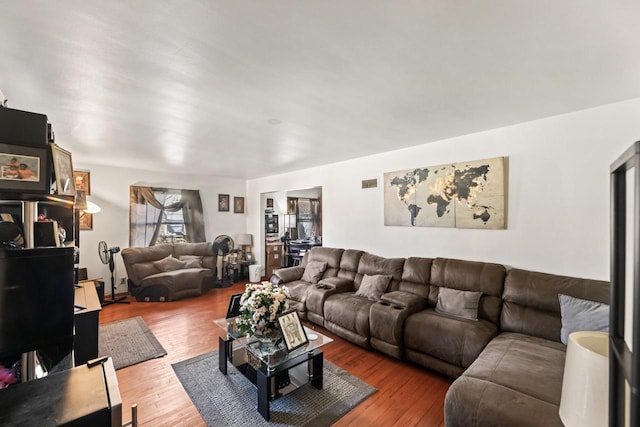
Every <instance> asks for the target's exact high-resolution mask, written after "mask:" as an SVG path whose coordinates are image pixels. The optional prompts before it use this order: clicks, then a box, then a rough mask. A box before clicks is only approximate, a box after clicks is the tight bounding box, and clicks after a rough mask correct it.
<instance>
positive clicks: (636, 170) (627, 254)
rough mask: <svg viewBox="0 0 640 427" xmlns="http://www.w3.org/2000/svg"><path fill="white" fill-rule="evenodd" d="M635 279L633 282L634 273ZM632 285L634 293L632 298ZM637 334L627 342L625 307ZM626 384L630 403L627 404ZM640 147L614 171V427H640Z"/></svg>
mask: <svg viewBox="0 0 640 427" xmlns="http://www.w3.org/2000/svg"><path fill="white" fill-rule="evenodd" d="M631 271H632V272H633V273H631V276H632V277H628V273H630V272H631ZM627 284H629V288H630V289H631V291H632V295H628V294H627V292H628V289H627V286H628V285H627ZM628 298H632V305H631V316H632V320H631V322H632V324H631V327H632V334H631V346H632V348H633V351H631V349H630V348H629V346H628V345H627V343H626V341H625V317H626V316H625V315H626V314H627V313H626V308H625V304H626V301H627V299H628ZM627 384H628V386H629V389H630V396H629V397H630V401H629V405H628V406H627V403H626V388H627ZM639 387H640V141H638V142H636V143H635V144H633V145H632V146H631V147H629V149H628V150H627V151H625V152H624V154H622V155H621V156H620V157H619V158H618V159H617V160H616V161H615V162H614V163H613V164H612V165H611V328H610V351H609V426H611V427H613V426H615V427H617V426H621V425H625V419H626V417H627V415H628V417H629V418H628V419H629V424H628V425H631V426H638V425H640V390H639Z"/></svg>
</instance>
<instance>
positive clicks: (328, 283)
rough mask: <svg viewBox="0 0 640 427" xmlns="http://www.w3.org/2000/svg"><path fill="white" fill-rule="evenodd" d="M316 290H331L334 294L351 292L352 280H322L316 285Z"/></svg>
mask: <svg viewBox="0 0 640 427" xmlns="http://www.w3.org/2000/svg"><path fill="white" fill-rule="evenodd" d="M316 287H318V288H324V289H333V290H335V292H336V293H337V292H350V291H353V280H351V279H343V278H341V277H329V278H326V279H322V280H320V281H319V282H318V284H317V285H316Z"/></svg>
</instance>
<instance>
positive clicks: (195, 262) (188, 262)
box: [178, 255, 202, 268]
mask: <svg viewBox="0 0 640 427" xmlns="http://www.w3.org/2000/svg"><path fill="white" fill-rule="evenodd" d="M178 259H179V260H180V261H183V262H184V264H185V265H184V267H183V268H202V257H201V256H198V255H180V256H179V257H178Z"/></svg>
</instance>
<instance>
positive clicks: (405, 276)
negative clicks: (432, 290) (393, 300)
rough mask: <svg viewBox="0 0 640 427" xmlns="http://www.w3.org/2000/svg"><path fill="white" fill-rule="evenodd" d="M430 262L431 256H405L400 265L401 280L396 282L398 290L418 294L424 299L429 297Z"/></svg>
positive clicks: (431, 260) (431, 261)
mask: <svg viewBox="0 0 640 427" xmlns="http://www.w3.org/2000/svg"><path fill="white" fill-rule="evenodd" d="M432 263H433V259H431V258H418V257H409V258H407V259H406V260H405V261H404V265H403V267H402V280H401V281H400V283H399V284H398V290H399V291H404V292H410V293H412V294H416V295H420V296H421V297H423V298H424V299H425V300H426V299H427V298H428V297H429V280H430V278H431V264H432Z"/></svg>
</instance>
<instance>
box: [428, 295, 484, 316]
mask: <svg viewBox="0 0 640 427" xmlns="http://www.w3.org/2000/svg"><path fill="white" fill-rule="evenodd" d="M481 296H482V292H474V291H461V290H458V289H451V288H444V287H441V288H440V289H439V290H438V302H437V303H436V311H437V312H438V313H443V314H449V315H451V316H456V317H462V318H464V319H471V320H478V304H479V302H480V297H481Z"/></svg>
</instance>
